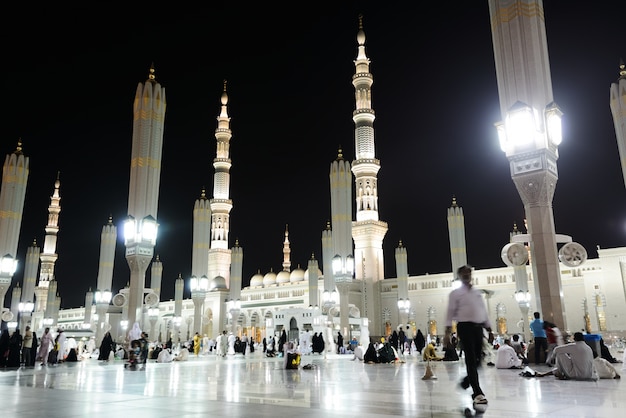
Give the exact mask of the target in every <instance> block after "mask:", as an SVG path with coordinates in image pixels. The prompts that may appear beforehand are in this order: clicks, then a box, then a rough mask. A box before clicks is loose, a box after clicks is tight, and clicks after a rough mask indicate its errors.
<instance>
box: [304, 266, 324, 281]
mask: <svg viewBox="0 0 626 418" xmlns="http://www.w3.org/2000/svg"><path fill="white" fill-rule="evenodd" d="M323 278H324V274H322V270H320V269H319V267H318V268H317V279H318V280H319V279H323ZM304 280H309V269H306V271H305V272H304Z"/></svg>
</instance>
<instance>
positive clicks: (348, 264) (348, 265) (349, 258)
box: [346, 254, 354, 277]
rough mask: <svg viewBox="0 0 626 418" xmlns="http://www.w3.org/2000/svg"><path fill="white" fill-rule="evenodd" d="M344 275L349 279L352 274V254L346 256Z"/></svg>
mask: <svg viewBox="0 0 626 418" xmlns="http://www.w3.org/2000/svg"><path fill="white" fill-rule="evenodd" d="M346 274H348V275H350V277H352V275H353V274H354V257H353V256H352V254H348V255H347V256H346Z"/></svg>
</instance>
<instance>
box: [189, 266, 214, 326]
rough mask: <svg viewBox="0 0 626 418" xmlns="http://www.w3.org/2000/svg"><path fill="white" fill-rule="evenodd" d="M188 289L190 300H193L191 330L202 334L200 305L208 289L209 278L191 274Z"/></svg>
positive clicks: (202, 303)
mask: <svg viewBox="0 0 626 418" xmlns="http://www.w3.org/2000/svg"><path fill="white" fill-rule="evenodd" d="M189 289H190V290H191V300H192V301H193V331H194V334H195V333H196V332H197V333H199V334H202V306H203V305H204V299H205V298H206V292H207V291H208V290H209V279H208V278H207V277H206V276H202V277H200V278H199V279H198V278H197V277H196V276H191V279H189Z"/></svg>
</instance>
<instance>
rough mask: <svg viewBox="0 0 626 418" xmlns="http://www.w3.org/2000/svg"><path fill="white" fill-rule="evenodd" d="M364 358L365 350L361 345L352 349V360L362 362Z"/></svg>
mask: <svg viewBox="0 0 626 418" xmlns="http://www.w3.org/2000/svg"><path fill="white" fill-rule="evenodd" d="M364 357H365V349H364V348H363V346H362V345H357V346H356V347H355V348H354V358H353V359H352V360H356V359H359V360H361V361H363V358H364Z"/></svg>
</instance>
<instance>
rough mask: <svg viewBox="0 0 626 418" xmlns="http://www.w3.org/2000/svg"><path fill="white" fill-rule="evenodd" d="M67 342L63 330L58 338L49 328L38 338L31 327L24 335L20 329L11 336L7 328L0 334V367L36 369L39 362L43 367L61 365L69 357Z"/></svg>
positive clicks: (27, 328) (58, 333)
mask: <svg viewBox="0 0 626 418" xmlns="http://www.w3.org/2000/svg"><path fill="white" fill-rule="evenodd" d="M66 342H67V339H66V336H65V333H64V332H63V329H58V330H57V334H56V336H53V335H52V333H51V331H50V328H49V327H47V328H46V329H45V330H44V333H43V335H42V336H41V338H38V337H37V333H36V332H34V331H32V330H31V328H30V326H29V325H27V326H26V328H25V331H24V335H22V334H21V332H20V330H19V328H16V329H15V331H13V333H11V334H9V330H8V328H6V327H5V328H3V329H2V332H1V333H0V367H11V368H13V367H15V368H17V367H21V366H25V367H34V366H35V364H36V363H37V361H40V362H41V363H40V364H41V365H42V366H45V365H47V364H49V363H61V362H63V361H65V360H66V356H67V353H66V348H67V344H66ZM51 353H52V354H51Z"/></svg>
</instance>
